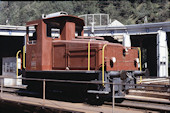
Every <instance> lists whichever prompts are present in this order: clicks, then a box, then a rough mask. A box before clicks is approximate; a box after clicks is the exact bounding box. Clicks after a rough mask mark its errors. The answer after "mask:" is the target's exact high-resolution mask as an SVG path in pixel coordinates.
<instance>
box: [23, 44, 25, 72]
mask: <svg viewBox="0 0 170 113" xmlns="http://www.w3.org/2000/svg"><path fill="white" fill-rule="evenodd" d="M23 68H24V69H25V45H24V46H23Z"/></svg>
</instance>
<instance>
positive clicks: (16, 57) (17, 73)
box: [16, 50, 21, 78]
mask: <svg viewBox="0 0 170 113" xmlns="http://www.w3.org/2000/svg"><path fill="white" fill-rule="evenodd" d="M20 52H21V50H19V51H18V52H17V54H16V75H17V78H18V54H19V53H20Z"/></svg>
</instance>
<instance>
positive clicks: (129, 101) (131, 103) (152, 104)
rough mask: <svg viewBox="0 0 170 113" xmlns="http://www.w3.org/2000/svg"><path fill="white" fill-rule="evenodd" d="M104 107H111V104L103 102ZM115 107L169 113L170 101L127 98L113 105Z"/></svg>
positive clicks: (137, 97)
mask: <svg viewBox="0 0 170 113" xmlns="http://www.w3.org/2000/svg"><path fill="white" fill-rule="evenodd" d="M104 104H106V105H111V106H112V102H105V103H104ZM115 106H118V107H125V108H135V109H139V110H146V111H147V110H151V111H157V112H160V113H170V101H169V100H165V99H156V98H155V99H154V98H150V97H146V98H143V97H140V96H133V97H132V96H131V97H130V96H127V97H126V98H125V100H124V101H123V102H122V103H115Z"/></svg>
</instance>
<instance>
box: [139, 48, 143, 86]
mask: <svg viewBox="0 0 170 113" xmlns="http://www.w3.org/2000/svg"><path fill="white" fill-rule="evenodd" d="M138 51H139V63H140V71H142V63H141V49H140V47H138ZM141 82H142V76H140V82H139V83H141Z"/></svg>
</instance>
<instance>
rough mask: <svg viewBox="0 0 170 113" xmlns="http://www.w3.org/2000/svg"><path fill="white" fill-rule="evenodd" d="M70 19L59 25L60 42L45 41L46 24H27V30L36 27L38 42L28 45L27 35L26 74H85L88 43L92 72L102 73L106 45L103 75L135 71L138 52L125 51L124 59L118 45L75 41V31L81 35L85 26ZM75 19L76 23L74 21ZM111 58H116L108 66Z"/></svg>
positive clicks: (39, 22)
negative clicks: (40, 72)
mask: <svg viewBox="0 0 170 113" xmlns="http://www.w3.org/2000/svg"><path fill="white" fill-rule="evenodd" d="M70 17H72V16H68V17H65V20H63V21H62V23H60V26H59V28H60V38H59V39H52V38H50V37H47V35H46V34H47V30H46V29H47V26H46V23H45V22H46V21H47V22H48V20H43V19H42V20H37V21H32V22H28V23H27V26H29V25H34V24H36V25H37V41H36V44H29V43H28V42H29V40H28V33H27V50H26V52H27V54H26V70H39V71H46V70H68V69H69V70H87V69H88V42H89V41H90V69H91V70H99V69H101V66H102V48H103V46H104V44H107V46H106V47H105V54H104V57H105V58H104V59H105V64H106V71H120V70H138V67H137V66H136V64H135V59H136V58H138V51H137V49H128V50H127V51H126V53H125V55H124V53H123V51H124V50H125V48H124V47H123V46H122V45H121V44H115V43H111V42H108V41H103V40H90V39H75V31H78V34H80V35H83V29H82V28H83V25H84V23H82V22H83V21H82V20H81V19H80V18H77V17H72V19H71V20H69V18H70ZM57 18H58V19H59V17H57ZM74 18H75V19H76V22H75V21H73V19H74ZM54 19H55V18H54ZM51 20H52V19H51ZM77 26H78V27H77ZM113 57H115V58H116V62H115V63H112V62H111V59H112V58H113Z"/></svg>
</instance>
